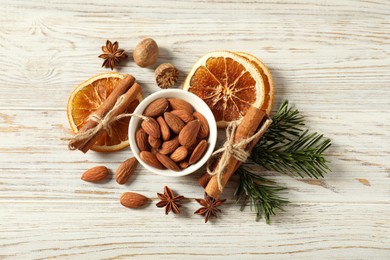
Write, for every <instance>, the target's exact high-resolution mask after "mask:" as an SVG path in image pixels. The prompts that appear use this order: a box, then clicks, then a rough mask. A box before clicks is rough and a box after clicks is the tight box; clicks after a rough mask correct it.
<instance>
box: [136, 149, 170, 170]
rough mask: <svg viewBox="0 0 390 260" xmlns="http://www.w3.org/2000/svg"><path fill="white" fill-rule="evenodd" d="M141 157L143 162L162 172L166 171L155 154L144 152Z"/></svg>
mask: <svg viewBox="0 0 390 260" xmlns="http://www.w3.org/2000/svg"><path fill="white" fill-rule="evenodd" d="M139 156H140V157H141V160H142V161H144V162H145V163H146V164H148V165H150V166H152V167H154V168H157V169H160V170H163V169H165V167H164V165H162V164H161V163H160V161H159V160H158V159H157V157H156V155H155V154H153V153H151V152H148V151H142V152H141V153H140V154H139Z"/></svg>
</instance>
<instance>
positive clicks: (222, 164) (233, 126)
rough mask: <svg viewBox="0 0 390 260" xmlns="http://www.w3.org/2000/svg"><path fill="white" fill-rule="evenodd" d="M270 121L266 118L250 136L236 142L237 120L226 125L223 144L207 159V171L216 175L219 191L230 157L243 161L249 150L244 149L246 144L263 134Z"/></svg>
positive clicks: (221, 187) (246, 157)
mask: <svg viewBox="0 0 390 260" xmlns="http://www.w3.org/2000/svg"><path fill="white" fill-rule="evenodd" d="M271 122H272V120H271V119H270V118H268V119H267V121H266V123H265V124H263V126H262V127H261V128H260V129H259V130H258V131H257V132H256V133H255V134H253V135H252V136H250V137H248V138H246V139H245V138H244V139H242V140H240V141H239V142H237V143H235V142H234V136H235V134H236V130H237V126H238V125H239V121H232V122H231V123H230V124H229V125H228V127H227V128H226V141H225V143H224V145H223V146H222V147H221V148H219V149H218V150H216V151H214V152H213V153H212V155H211V157H210V159H209V160H208V161H207V173H208V174H210V175H211V176H214V175H215V176H216V177H217V182H218V188H219V190H220V191H222V189H223V185H222V176H223V174H224V173H225V171H226V169H227V166H228V164H229V161H230V158H231V157H234V158H235V159H237V160H238V161H240V162H245V161H246V160H247V159H248V157H249V152H248V151H246V150H245V148H246V146H247V145H248V144H249V143H250V142H252V141H253V140H255V139H256V138H258V137H260V136H261V135H263V134H264V131H265V129H267V128H268V126H269V124H270V123H271ZM220 153H222V156H221V158H220V159H219V162H218V163H217V167H216V168H215V169H214V170H213V171H211V170H210V164H211V161H214V159H215V156H216V155H217V154H220Z"/></svg>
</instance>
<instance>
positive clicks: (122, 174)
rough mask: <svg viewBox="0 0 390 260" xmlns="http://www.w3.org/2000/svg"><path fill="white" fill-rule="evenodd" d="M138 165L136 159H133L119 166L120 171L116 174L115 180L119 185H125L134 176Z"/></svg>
mask: <svg viewBox="0 0 390 260" xmlns="http://www.w3.org/2000/svg"><path fill="white" fill-rule="evenodd" d="M137 165H138V161H137V159H136V158H134V157H132V158H129V159H127V160H126V161H124V162H123V163H122V164H121V165H119V167H118V169H117V170H116V172H115V180H116V182H117V183H118V184H121V185H122V184H125V183H126V182H127V181H128V180H129V178H130V177H131V175H133V173H134V170H135V168H136V167H137Z"/></svg>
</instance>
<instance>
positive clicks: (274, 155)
mask: <svg viewBox="0 0 390 260" xmlns="http://www.w3.org/2000/svg"><path fill="white" fill-rule="evenodd" d="M272 119H273V123H272V125H271V126H270V127H269V128H268V130H267V132H266V133H265V134H264V136H263V137H262V139H261V140H260V142H259V143H257V145H256V146H255V148H254V149H253V150H252V152H251V155H250V159H251V160H252V161H253V162H255V163H257V164H259V165H260V166H263V167H264V168H266V169H268V170H273V171H277V172H281V173H293V174H297V175H299V176H301V177H305V176H308V177H311V178H319V177H323V176H324V174H325V173H326V172H328V171H330V169H329V167H328V165H327V163H328V162H327V161H326V159H325V156H324V154H323V153H324V152H325V151H326V150H327V149H328V148H329V147H330V146H331V141H330V139H328V138H324V137H323V136H322V135H320V134H317V133H309V131H308V130H307V129H306V130H305V129H304V128H303V127H304V125H305V124H304V118H303V116H302V115H301V114H300V113H299V111H298V110H297V109H296V108H294V107H290V106H289V104H288V101H285V102H283V104H282V105H281V106H280V108H279V109H278V111H277V112H276V114H275V115H274V116H273V117H272ZM237 173H238V174H239V175H240V182H239V185H238V187H237V189H236V192H235V196H236V199H237V201H238V202H240V203H241V205H242V206H241V210H242V209H243V208H244V207H245V206H246V204H247V202H249V203H250V205H251V208H254V209H255V212H256V220H259V219H260V217H261V216H264V219H265V221H266V223H269V221H270V217H271V216H272V215H275V210H276V209H280V210H283V206H284V205H285V204H286V203H288V201H287V200H285V199H284V198H282V197H280V193H281V192H282V191H284V190H285V189H286V188H284V187H280V186H278V185H277V184H276V183H275V182H273V181H270V180H268V179H266V178H264V177H261V176H259V175H258V174H256V173H252V172H249V171H248V170H246V169H245V168H244V167H243V166H241V167H240V168H239V169H238V170H237Z"/></svg>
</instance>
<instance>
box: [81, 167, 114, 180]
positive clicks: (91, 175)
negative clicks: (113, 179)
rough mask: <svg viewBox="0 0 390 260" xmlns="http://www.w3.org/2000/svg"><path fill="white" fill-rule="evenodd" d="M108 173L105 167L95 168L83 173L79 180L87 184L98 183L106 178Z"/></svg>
mask: <svg viewBox="0 0 390 260" xmlns="http://www.w3.org/2000/svg"><path fill="white" fill-rule="evenodd" d="M108 175H109V171H108V169H107V167H105V166H96V167H93V168H91V169H89V170H87V171H86V172H84V173H83V175H82V176H81V179H82V180H83V181H87V182H99V181H102V180H104V179H105V178H107V176H108Z"/></svg>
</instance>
